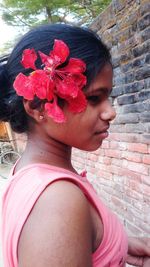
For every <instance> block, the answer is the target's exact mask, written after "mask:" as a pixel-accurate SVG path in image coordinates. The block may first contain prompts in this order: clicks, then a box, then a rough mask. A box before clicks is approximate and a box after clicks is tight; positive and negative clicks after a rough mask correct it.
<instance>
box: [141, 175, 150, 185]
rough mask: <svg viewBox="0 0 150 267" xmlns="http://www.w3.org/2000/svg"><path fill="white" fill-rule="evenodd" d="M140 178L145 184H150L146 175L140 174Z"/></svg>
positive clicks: (149, 179)
mask: <svg viewBox="0 0 150 267" xmlns="http://www.w3.org/2000/svg"><path fill="white" fill-rule="evenodd" d="M141 179H142V183H143V184H146V185H149V186H150V177H149V176H147V175H142V176H141Z"/></svg>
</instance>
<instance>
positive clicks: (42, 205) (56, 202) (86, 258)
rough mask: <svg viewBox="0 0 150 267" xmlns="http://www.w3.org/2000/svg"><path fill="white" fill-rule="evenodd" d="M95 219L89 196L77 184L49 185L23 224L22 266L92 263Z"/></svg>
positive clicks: (88, 265)
mask: <svg viewBox="0 0 150 267" xmlns="http://www.w3.org/2000/svg"><path fill="white" fill-rule="evenodd" d="M91 255H92V223H91V216H90V209H89V204H88V201H87V199H86V198H85V196H84V194H83V193H82V191H81V190H80V189H79V188H78V187H77V186H76V185H74V184H72V183H68V182H66V181H59V182H56V183H54V184H52V185H51V186H49V187H48V188H47V189H46V190H45V191H44V193H43V194H42V195H41V197H40V198H39V200H38V201H37V203H36V205H35V206H34V208H33V210H32V212H31V214H30V216H29V218H28V220H27V222H26V223H25V226H24V228H23V231H22V234H21V237H20V241H19V246H18V256H19V267H35V266H36V267H50V266H53V267H60V266H61V267H70V266H71V267H77V266H78V267H91V266H92V260H91Z"/></svg>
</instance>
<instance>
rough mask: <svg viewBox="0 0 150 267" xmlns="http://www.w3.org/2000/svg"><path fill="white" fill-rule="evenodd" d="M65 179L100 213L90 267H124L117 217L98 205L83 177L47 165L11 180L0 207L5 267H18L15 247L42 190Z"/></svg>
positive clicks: (29, 168)
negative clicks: (101, 230) (100, 226)
mask: <svg viewBox="0 0 150 267" xmlns="http://www.w3.org/2000/svg"><path fill="white" fill-rule="evenodd" d="M64 177H65V179H67V180H68V181H71V182H73V183H75V184H77V185H78V186H79V187H80V189H81V190H82V191H83V193H84V194H85V196H86V197H87V198H88V200H89V201H90V202H91V203H92V204H93V205H94V206H95V207H96V208H97V211H98V212H99V214H100V216H101V218H102V222H103V227H104V234H103V239H102V242H101V244H100V246H99V247H98V248H97V250H96V251H95V252H94V253H93V254H92V261H93V267H123V266H125V259H126V255H127V247H128V241H127V235H126V233H125V231H124V228H123V226H122V224H121V223H120V222H119V220H118V219H117V217H116V216H115V215H114V214H113V213H112V212H111V211H110V210H109V209H108V208H107V207H106V206H105V205H104V204H103V203H102V202H101V200H100V199H99V198H98V196H97V194H96V192H95V190H94V189H93V187H92V185H91V184H90V183H89V182H88V180H87V178H86V177H82V176H80V175H77V174H74V173H72V172H70V171H67V170H65V169H62V168H57V167H54V166H50V165H47V164H31V165H29V166H27V167H25V168H23V169H21V170H20V171H18V172H17V173H16V174H15V175H13V170H12V173H11V174H10V178H9V179H10V180H9V183H8V186H7V188H6V191H5V193H4V195H3V203H2V247H3V259H4V267H18V259H17V246H18V240H19V236H20V233H21V230H22V228H23V226H24V224H25V221H26V219H27V217H28V215H29V213H30V211H31V209H32V208H33V206H34V205H35V203H36V201H37V199H38V198H39V196H40V195H41V194H42V192H43V191H44V190H45V188H46V187H47V186H48V185H50V184H51V183H52V182H54V181H58V180H60V179H64Z"/></svg>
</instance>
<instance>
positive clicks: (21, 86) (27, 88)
mask: <svg viewBox="0 0 150 267" xmlns="http://www.w3.org/2000/svg"><path fill="white" fill-rule="evenodd" d="M13 85H14V88H15V90H16V92H17V95H19V96H23V97H24V98H25V99H28V100H33V99H34V95H35V91H34V88H33V86H32V82H31V79H30V76H29V77H27V76H25V75H24V74H22V73H19V74H18V75H17V77H16V79H15V81H14V84H13Z"/></svg>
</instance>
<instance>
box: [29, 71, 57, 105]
mask: <svg viewBox="0 0 150 267" xmlns="http://www.w3.org/2000/svg"><path fill="white" fill-rule="evenodd" d="M30 79H31V83H32V86H33V89H34V92H35V94H36V96H37V97H38V98H40V99H47V100H48V101H51V100H52V99H53V97H54V87H55V84H54V81H53V80H51V79H50V77H49V76H48V75H47V74H46V73H45V71H43V70H37V71H34V72H32V74H31V76H30Z"/></svg>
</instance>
